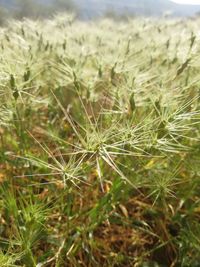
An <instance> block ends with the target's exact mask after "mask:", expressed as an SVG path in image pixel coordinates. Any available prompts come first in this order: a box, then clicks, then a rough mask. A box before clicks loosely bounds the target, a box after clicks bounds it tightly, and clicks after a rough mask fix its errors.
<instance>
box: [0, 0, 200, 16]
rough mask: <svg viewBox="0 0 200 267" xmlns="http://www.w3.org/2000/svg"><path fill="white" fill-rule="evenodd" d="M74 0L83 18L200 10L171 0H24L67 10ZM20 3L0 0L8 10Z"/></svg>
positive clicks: (199, 7) (176, 14) (18, 1)
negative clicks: (114, 14)
mask: <svg viewBox="0 0 200 267" xmlns="http://www.w3.org/2000/svg"><path fill="white" fill-rule="evenodd" d="M72 2H73V3H74V5H75V7H76V8H77V10H78V13H79V16H80V17H81V18H83V19H90V18H94V17H98V16H102V15H103V14H105V13H106V12H113V13H116V14H119V15H122V14H125V13H126V14H127V13H128V14H135V15H145V16H160V15H163V14H164V13H166V12H168V13H170V14H171V15H172V16H193V15H195V14H196V13H197V12H199V11H200V6H193V5H187V6H184V5H178V4H175V3H173V2H171V1H170V0H123V1H121V0H68V1H67V0H35V1H34V0H24V4H25V5H26V6H27V5H28V4H30V3H31V4H30V5H33V4H34V5H37V8H38V5H39V6H40V5H41V6H42V8H43V9H45V8H46V9H47V8H49V7H50V6H51V5H53V4H54V9H53V11H56V8H60V7H62V9H61V10H65V9H67V7H68V6H67V4H68V3H69V4H70V3H72ZM20 5H21V6H23V0H0V6H1V7H3V8H4V9H5V8H6V9H7V10H12V9H13V8H14V9H16V8H17V7H18V6H20ZM38 10H39V9H38ZM51 11H52V10H51ZM47 13H48V11H47Z"/></svg>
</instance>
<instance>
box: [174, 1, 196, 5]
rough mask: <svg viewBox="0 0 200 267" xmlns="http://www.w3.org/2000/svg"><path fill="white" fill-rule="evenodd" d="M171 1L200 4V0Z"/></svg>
mask: <svg viewBox="0 0 200 267" xmlns="http://www.w3.org/2000/svg"><path fill="white" fill-rule="evenodd" d="M171 1H172V2H175V3H178V4H186V5H187V4H190V5H200V0H171Z"/></svg>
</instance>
